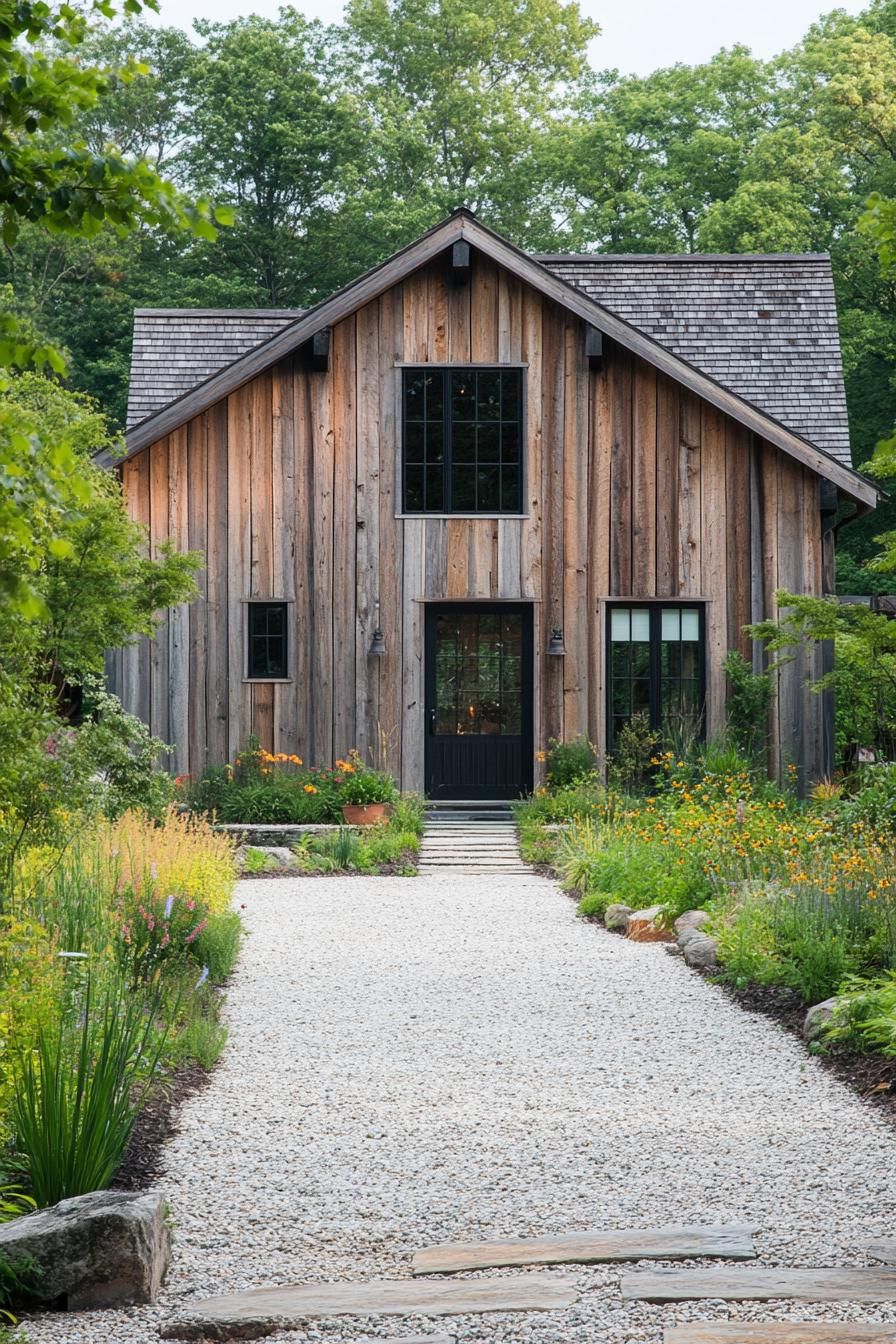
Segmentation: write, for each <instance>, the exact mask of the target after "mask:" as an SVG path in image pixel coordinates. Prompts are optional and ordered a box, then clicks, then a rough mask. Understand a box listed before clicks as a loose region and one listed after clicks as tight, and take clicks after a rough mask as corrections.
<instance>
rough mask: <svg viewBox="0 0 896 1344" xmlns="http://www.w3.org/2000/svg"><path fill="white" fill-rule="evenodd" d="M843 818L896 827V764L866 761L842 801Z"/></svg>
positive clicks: (879, 827) (887, 828) (885, 828)
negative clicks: (878, 763) (868, 763)
mask: <svg viewBox="0 0 896 1344" xmlns="http://www.w3.org/2000/svg"><path fill="white" fill-rule="evenodd" d="M840 815H841V816H842V818H843V820H844V822H847V823H849V824H853V825H855V824H858V825H864V826H869V827H871V828H873V829H874V830H878V831H890V832H893V831H896V765H892V764H890V765H863V766H861V767H860V768H859V769H858V770H857V771H856V773H855V775H854V776H853V777H852V779H851V780H850V792H849V794H848V795H847V796H846V798H845V799H844V801H843V802H842V803H841V805H840Z"/></svg>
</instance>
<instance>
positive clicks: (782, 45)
mask: <svg viewBox="0 0 896 1344" xmlns="http://www.w3.org/2000/svg"><path fill="white" fill-rule="evenodd" d="M580 4H581V8H582V10H583V11H584V13H585V14H587V15H588V16H589V17H591V18H593V19H595V20H596V21H597V22H598V23H599V24H600V25H601V29H602V36H601V37H600V38H598V40H597V41H596V42H595V43H594V46H593V49H592V59H593V61H594V64H595V65H596V66H597V67H598V68H600V69H607V68H611V67H613V66H616V67H618V68H619V69H620V70H622V71H623V73H635V74H648V73H649V72H650V71H651V70H656V69H657V68H658V67H659V66H664V65H673V64H674V63H675V62H676V61H683V62H685V63H687V64H693V63H695V62H698V61H704V60H707V59H708V58H709V57H710V56H712V55H713V54H714V53H715V52H716V51H718V50H719V48H720V47H730V46H732V45H733V44H734V43H735V42H743V43H745V44H746V45H747V46H748V47H750V48H751V49H752V50H753V52H754V53H755V55H757V56H773V55H775V54H776V53H777V52H779V51H783V50H785V49H786V48H787V47H790V46H792V45H793V44H794V43H795V42H797V41H799V39H800V38H801V37H802V36H803V34H804V33H805V31H806V29H807V28H808V27H809V24H810V23H812V22H813V20H815V19H817V18H818V16H819V15H820V14H823V13H827V12H828V11H830V10H831V9H834V8H842V9H845V10H846V11H847V12H848V13H850V14H857V13H859V11H860V10H862V9H863V8H864V7H865V0H840V3H839V4H836V3H835V0H831V3H828V4H819V0H750V3H749V4H743V3H738V4H732V3H730V0H580ZM279 7H280V0H162V7H161V15H160V17H159V19H158V20H157V22H161V23H164V24H171V25H177V26H180V27H181V28H186V29H189V28H190V25H191V24H192V21H193V19H194V18H203V19H218V20H221V21H224V20H227V19H234V18H238V17H239V16H240V15H242V14H249V13H253V14H269V15H271V16H274V15H276V13H277V11H278V9H279ZM295 7H296V8H297V9H299V10H301V11H302V13H304V14H307V15H308V16H309V17H311V18H319V19H323V20H324V21H325V22H329V23H332V22H335V21H337V20H338V19H339V17H340V15H341V13H342V0H295ZM147 17H151V15H150V12H149V11H147Z"/></svg>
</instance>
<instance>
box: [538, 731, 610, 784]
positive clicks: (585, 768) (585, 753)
mask: <svg viewBox="0 0 896 1344" xmlns="http://www.w3.org/2000/svg"><path fill="white" fill-rule="evenodd" d="M596 765H597V752H596V751H595V749H594V747H593V746H592V745H591V743H590V742H589V741H588V739H587V737H576V738H573V740H572V741H571V742H558V741H557V739H556V738H553V737H552V738H551V741H550V743H549V744H548V753H547V764H546V767H545V778H546V779H547V782H548V785H549V787H550V788H552V789H562V788H566V787H567V785H569V784H575V783H577V782H578V781H579V780H580V779H584V778H585V777H586V776H587V775H590V774H592V773H593V771H594V769H595V766H596Z"/></svg>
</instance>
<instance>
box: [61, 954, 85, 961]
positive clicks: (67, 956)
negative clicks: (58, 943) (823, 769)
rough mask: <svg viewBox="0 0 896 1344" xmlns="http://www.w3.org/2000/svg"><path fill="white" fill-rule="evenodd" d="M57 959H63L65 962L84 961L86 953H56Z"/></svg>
mask: <svg viewBox="0 0 896 1344" xmlns="http://www.w3.org/2000/svg"><path fill="white" fill-rule="evenodd" d="M56 955H57V957H64V958H65V959H66V960H67V961H86V960H87V953H86V952H57V953H56Z"/></svg>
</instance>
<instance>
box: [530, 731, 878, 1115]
mask: <svg viewBox="0 0 896 1344" xmlns="http://www.w3.org/2000/svg"><path fill="white" fill-rule="evenodd" d="M891 795H892V796H896V767H878V768H876V769H875V770H866V771H865V772H862V773H860V774H858V775H857V776H855V777H854V778H853V779H852V780H850V781H849V783H848V785H847V786H845V787H844V786H841V785H832V784H830V783H824V784H823V785H821V786H819V788H818V789H817V790H816V791H815V792H814V794H813V795H812V796H811V797H810V798H809V799H808V800H799V799H798V798H797V797H796V796H795V793H794V792H793V790H789V789H786V788H785V789H781V788H780V787H778V786H777V785H775V784H773V783H770V782H769V781H768V780H767V779H765V778H764V777H763V775H762V774H761V773H760V772H759V771H758V770H757V769H756V768H754V767H753V766H751V764H750V763H749V762H747V761H743V760H741V759H738V758H737V755H736V753H734V752H732V750H731V748H730V747H727V746H724V745H723V746H722V747H714V746H710V747H708V748H703V749H702V750H701V751H699V752H698V751H695V752H693V753H692V754H687V753H685V754H684V755H682V756H679V755H677V754H673V753H672V752H663V753H660V754H659V755H658V756H655V757H654V758H653V761H652V762H651V769H650V770H649V771H648V772H647V788H646V789H645V790H644V792H643V793H630V794H626V793H623V792H621V791H620V790H619V789H618V788H617V789H609V790H608V789H605V788H603V787H602V786H601V784H600V782H599V781H598V779H597V777H596V776H595V775H593V774H589V775H586V776H584V777H582V778H580V779H578V780H577V781H571V782H567V783H565V784H564V785H563V786H558V787H554V788H548V789H544V790H541V791H539V793H538V794H537V795H536V796H535V797H534V798H533V799H532V800H530V801H529V802H528V803H526V804H524V805H522V806H520V807H519V808H518V810H517V819H518V823H519V827H520V835H521V847H522V851H523V855H524V857H525V858H526V859H527V860H528V861H530V862H534V863H537V864H539V865H541V864H548V865H550V867H551V868H552V869H553V871H554V873H555V875H556V876H557V877H558V878H559V880H560V881H561V883H562V884H563V886H564V887H565V888H566V890H568V891H569V892H570V893H571V894H572V895H574V896H575V897H576V898H577V899H578V901H579V910H580V913H581V914H582V915H583V916H586V917H589V918H594V919H599V920H603V918H604V915H605V913H606V912H607V910H608V909H609V907H610V906H611V905H617V904H618V905H620V906H622V907H627V908H628V909H631V910H638V911H643V910H644V908H645V907H657V908H659V909H661V910H662V911H663V912H664V914H665V917H666V920H667V922H668V923H669V924H671V922H672V921H673V920H674V919H675V918H676V917H677V916H678V915H680V914H682V913H683V912H684V911H685V910H686V909H694V908H696V909H700V910H702V911H704V912H705V927H704V930H703V937H702V945H703V946H702V948H697V947H696V946H695V947H692V948H691V949H690V951H687V950H686V951H685V956H686V959H688V960H689V961H690V960H694V961H702V958H703V956H704V954H711V955H709V961H710V963H712V968H711V970H710V971H709V973H710V975H711V976H712V977H713V978H718V979H719V980H720V981H721V982H722V983H723V984H724V985H725V987H726V988H727V990H728V992H729V993H730V994H731V996H732V997H733V998H735V1000H736V1001H737V1002H739V1003H742V1004H743V1006H744V1007H747V1008H751V1009H755V1010H756V1011H760V1012H763V1013H764V1014H766V1015H768V1016H771V1017H773V1018H774V1019H775V1020H776V1021H778V1022H780V1024H781V1025H782V1026H784V1027H786V1028H787V1029H789V1030H791V1031H793V1032H794V1033H796V1034H798V1035H800V1037H801V1039H802V1031H803V1023H804V1020H805V1017H806V1011H807V1009H808V1008H809V1007H810V1006H813V1005H815V1004H819V1003H822V1002H823V1001H824V1002H825V1004H826V1002H827V1000H829V999H830V1000H832V1001H833V1002H834V1008H833V1015H832V1016H831V1015H830V1014H826V1018H827V1017H829V1018H830V1020H825V1021H824V1022H823V1023H822V1024H821V1025H820V1027H819V1034H818V1037H817V1039H816V1040H815V1041H813V1042H812V1043H811V1044H810V1045H809V1047H808V1048H809V1049H810V1050H811V1051H812V1052H813V1054H819V1055H820V1057H821V1058H822V1059H823V1060H824V1063H825V1066H826V1067H828V1068H830V1069H831V1071H832V1072H834V1073H835V1074H836V1075H837V1076H838V1077H841V1078H842V1079H843V1080H844V1081H846V1082H848V1083H850V1084H851V1085H852V1086H854V1087H855V1089H856V1090H857V1091H858V1092H859V1093H860V1094H861V1095H867V1094H869V1093H870V1094H871V1095H872V1096H873V1097H874V1098H875V1099H876V1100H877V1101H880V1104H882V1105H883V1106H884V1107H885V1108H886V1109H887V1110H888V1111H889V1110H891V1109H893V1111H894V1116H896V1096H894V1089H896V894H894V890H893V886H892V885H891V884H892V882H893V881H894V879H893V873H894V871H896V837H894V835H893V832H892V829H891V827H890V826H889V825H888V818H890V817H891V816H892V805H891V804H892V796H891ZM558 828H559V829H558ZM612 913H613V915H614V917H616V918H618V917H619V914H620V913H621V914H623V918H624V910H623V911H621V912H617V911H613V912H612ZM716 960H717V961H718V965H717V966H716V965H715V962H716ZM881 1099H882V1100H881Z"/></svg>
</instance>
